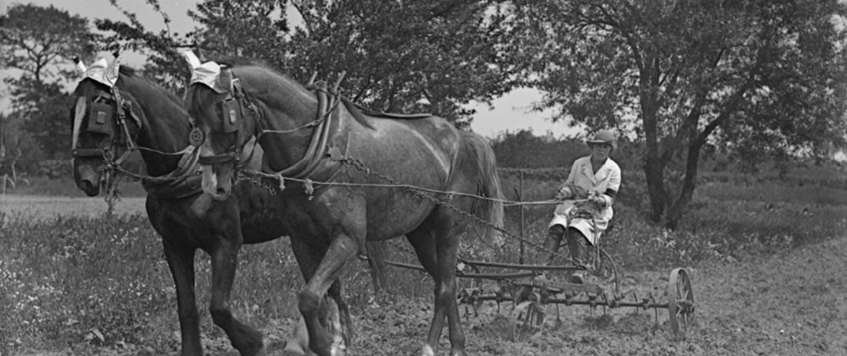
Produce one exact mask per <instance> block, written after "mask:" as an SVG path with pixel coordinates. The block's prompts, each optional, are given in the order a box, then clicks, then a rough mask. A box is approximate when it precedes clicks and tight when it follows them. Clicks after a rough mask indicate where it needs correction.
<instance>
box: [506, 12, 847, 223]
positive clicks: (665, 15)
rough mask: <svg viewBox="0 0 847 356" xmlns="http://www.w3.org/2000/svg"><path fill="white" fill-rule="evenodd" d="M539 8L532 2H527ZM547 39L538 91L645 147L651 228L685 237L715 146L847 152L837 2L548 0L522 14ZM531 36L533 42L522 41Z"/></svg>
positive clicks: (539, 45) (538, 66)
mask: <svg viewBox="0 0 847 356" xmlns="http://www.w3.org/2000/svg"><path fill="white" fill-rule="evenodd" d="M528 5H529V4H528ZM516 8H517V11H519V12H520V14H519V16H520V17H521V18H523V19H524V23H525V24H526V26H525V27H524V28H525V30H526V31H528V33H532V34H534V35H535V36H542V37H544V38H545V39H547V41H538V42H536V43H533V44H534V45H535V46H536V47H535V48H534V49H535V50H536V51H537V53H540V54H539V55H538V56H537V58H536V60H535V61H534V62H533V70H534V72H536V73H538V75H537V79H536V80H532V81H530V83H531V84H532V85H535V86H537V87H538V88H540V89H542V90H544V91H545V92H546V93H547V94H546V95H545V97H544V99H543V101H542V102H541V103H539V105H538V106H539V107H540V108H546V107H560V108H561V109H562V111H561V115H560V116H558V117H557V118H556V119H559V120H572V121H575V122H581V123H585V124H586V125H587V126H589V127H593V128H601V127H617V128H619V129H620V130H621V131H625V132H632V133H634V135H635V136H637V137H638V139H639V140H641V141H642V142H643V144H644V150H643V157H644V158H643V160H644V161H643V164H644V166H643V168H644V172H645V175H646V180H647V188H648V192H649V195H650V204H651V214H650V217H651V219H652V220H653V221H656V222H659V221H663V222H664V224H665V225H666V226H667V227H669V228H676V227H677V226H678V223H679V221H680V219H681V218H682V216H683V213H684V212H685V208H686V207H687V206H688V203H689V202H690V201H691V198H692V195H693V192H694V188H695V185H696V178H697V167H698V162H699V160H700V155H701V149H702V148H703V147H704V145H705V144H706V143H707V142H713V143H715V144H722V145H724V146H727V147H731V148H733V149H734V150H735V152H745V151H749V152H760V153H765V154H768V155H771V156H774V155H779V154H785V155H788V154H797V153H807V154H812V155H816V154H819V153H820V152H822V150H821V149H822V148H823V147H827V146H828V145H829V144H832V143H835V144H836V145H838V146H839V147H844V145H845V141H844V137H845V133H847V124H845V121H844V117H845V116H844V113H845V99H847V97H845V85H844V84H845V77H844V75H845V74H844V73H847V72H845V69H847V68H845V56H844V52H843V50H842V47H841V46H839V45H838V44H839V43H842V44H843V43H844V39H845V33H844V30H843V29H838V28H836V26H834V22H833V19H834V18H835V17H837V16H843V15H844V14H845V4H842V3H840V2H839V1H837V0H780V1H771V0H718V1H705V0H677V1H658V0H655V1H654V0H647V1H628V0H604V1H600V0H568V1H564V0H561V1H560V0H549V1H544V2H537V1H533V2H532V5H531V6H520V4H518V6H517V7H516ZM524 36H528V35H526V34H525V35H524Z"/></svg>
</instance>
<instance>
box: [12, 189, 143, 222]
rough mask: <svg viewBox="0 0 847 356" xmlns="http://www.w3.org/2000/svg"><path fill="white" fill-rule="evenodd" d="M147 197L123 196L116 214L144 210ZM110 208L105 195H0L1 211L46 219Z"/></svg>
mask: <svg viewBox="0 0 847 356" xmlns="http://www.w3.org/2000/svg"><path fill="white" fill-rule="evenodd" d="M145 199H146V198H136V197H133V198H121V200H120V201H118V202H117V204H116V205H115V213H116V214H125V213H126V214H134V213H139V212H140V213H143V212H144V200H145ZM108 209H109V206H108V204H106V202H105V201H104V200H103V197H93V198H71V197H51V196H36V195H14V194H11V195H10V194H7V195H0V213H5V214H9V215H23V216H27V217H31V218H35V219H44V218H49V217H52V216H56V215H77V216H97V215H100V214H103V213H105V212H106V211H107V210H108Z"/></svg>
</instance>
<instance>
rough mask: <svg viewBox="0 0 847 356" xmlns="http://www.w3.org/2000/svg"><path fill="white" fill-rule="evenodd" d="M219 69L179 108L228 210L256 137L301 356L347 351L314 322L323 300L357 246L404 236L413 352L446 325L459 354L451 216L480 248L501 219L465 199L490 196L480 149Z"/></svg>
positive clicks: (421, 123)
mask: <svg viewBox="0 0 847 356" xmlns="http://www.w3.org/2000/svg"><path fill="white" fill-rule="evenodd" d="M218 63H223V64H225V65H226V66H227V67H221V66H219V65H218ZM218 63H215V62H207V63H205V64H203V65H199V61H198V63H195V67H196V68H195V76H194V78H193V79H192V85H191V86H190V88H189V92H188V95H187V98H186V100H187V101H186V103H187V106H188V109H189V113H190V114H191V116H192V118H193V119H194V120H195V122H196V124H197V125H198V127H200V128H201V129H202V130H203V131H204V132H205V134H206V140H205V143H204V144H203V145H202V146H201V148H202V151H201V158H200V159H201V164H204V167H206V166H208V169H206V168H204V174H203V190H204V191H205V192H206V193H208V194H210V195H211V196H213V197H214V198H215V199H222V200H226V199H228V197H229V195H230V191H231V189H232V180H233V178H234V177H239V178H242V179H243V178H244V177H245V176H249V174H248V172H246V171H243V170H240V168H241V167H240V166H241V164H240V163H239V157H242V155H243V154H244V152H243V151H244V148H243V147H244V145H245V143H247V142H248V141H249V140H250V139H251V138H252V137H259V143H260V144H261V146H262V147H263V148H264V152H265V157H264V165H263V167H264V172H265V173H269V174H272V175H273V176H271V175H269V174H266V175H264V176H263V175H258V176H256V175H253V176H255V177H257V178H255V179H258V180H260V181H263V182H264V184H269V182H273V184H272V185H278V186H279V188H278V189H279V190H281V193H280V194H278V195H277V198H276V199H277V203H278V206H279V210H277V211H276V212H275V213H276V215H275V218H276V219H278V221H279V222H280V223H281V224H282V225H283V227H284V231H285V233H286V234H288V235H289V236H291V244H292V247H293V249H294V253H295V256H296V258H297V261H298V263H299V264H300V268H301V270H302V272H303V276H304V277H305V279H306V281H307V285H306V287H305V288H304V289H303V290H302V291H301V292H300V294H299V308H300V312H301V314H302V315H303V317H304V319H305V322H306V325H307V330H308V333H309V337H310V340H309V346H310V348H311V350H312V351H314V352H315V353H317V354H318V355H333V356H337V355H343V354H345V349H346V347H347V345H349V341H348V340H345V339H344V338H343V337H341V336H340V335H339V333H340V331H339V327H338V326H336V325H333V324H332V323H329V324H327V323H322V321H321V320H320V315H322V314H324V313H322V310H323V308H325V306H324V305H323V304H321V301H322V300H323V299H322V297H323V295H324V294H325V293H326V292H327V289H328V288H329V287H330V285H332V283H333V282H335V281H337V280H338V279H339V277H340V276H341V274H342V272H343V271H344V270H345V267H350V266H352V265H353V261H354V259H355V258H356V255H357V254H358V253H359V251H361V250H362V249H363V247H364V244H365V242H366V241H381V240H386V239H392V238H396V237H399V236H402V235H406V237H407V239H408V241H409V242H410V243H411V245H412V246H413V247H414V250H415V252H416V254H417V256H418V259H419V260H420V262H421V264H422V265H423V266H424V268H425V269H426V270H427V272H428V273H429V274H430V275H431V276H432V278H433V280H434V283H435V288H434V291H435V310H434V315H433V318H432V323H431V327H430V330H429V336H428V337H427V340H426V343H425V344H424V346H423V351H422V353H423V355H433V354H435V352H436V348H437V346H438V340H439V337H440V335H441V332H442V329H443V326H444V321H445V319H446V320H447V323H448V324H447V325H448V326H449V337H450V342H451V346H452V349H451V355H459V354H464V346H465V345H464V343H465V337H464V333H463V331H462V327H461V321H460V318H459V312H458V306H457V301H456V281H455V270H456V264H457V250H458V247H459V239H460V234H461V233H462V232H463V230H464V229H465V227H466V226H467V224H468V223H469V219H468V218H470V217H471V216H470V215H469V214H468V213H464V214H463V213H461V212H462V211H464V212H471V213H473V214H475V216H476V217H477V218H478V219H481V220H483V221H486V222H488V223H489V224H492V225H490V226H488V227H487V228H486V229H485V231H486V237H485V238H487V239H488V240H489V241H491V239H493V238H494V234H495V229H493V228H491V227H492V226H493V227H499V226H501V225H502V217H503V208H502V204H501V203H500V202H499V201H498V200H496V199H478V198H475V197H474V196H482V197H490V198H499V197H500V196H501V192H500V183H499V178H498V176H497V173H496V162H495V158H494V154H493V151H492V150H491V147H490V146H489V145H488V143H487V142H485V140H484V139H483V138H481V137H480V136H478V135H476V134H473V133H470V132H465V131H460V130H457V129H456V128H455V127H454V126H453V125H452V124H451V123H449V122H447V121H446V120H444V119H442V118H439V117H435V116H426V117H423V118H417V119H405V120H401V119H387V118H378V117H375V116H372V115H366V114H363V113H362V112H360V110H359V109H357V108H356V107H355V106H354V105H352V104H351V103H349V102H347V101H346V100H342V99H341V98H339V97H338V96H336V95H333V94H332V93H327V91H326V90H323V89H322V88H320V87H318V88H317V89H316V90H315V91H314V92H313V91H310V90H308V89H307V88H306V87H304V86H302V85H300V84H298V83H296V82H295V81H293V80H291V79H289V78H287V77H285V76H283V75H280V74H278V73H276V72H274V71H273V70H270V69H268V68H265V67H263V66H260V65H254V64H251V63H249V61H242V60H240V59H224V60H223V61H220V62H218ZM229 68H232V69H231V71H230V69H229ZM466 214H468V215H466ZM341 322H342V323H344V322H349V320H347V318H341ZM340 329H342V330H343V329H344V326H343V325H342V327H341V328H340Z"/></svg>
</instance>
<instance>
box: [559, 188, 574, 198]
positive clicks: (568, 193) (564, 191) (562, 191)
mask: <svg viewBox="0 0 847 356" xmlns="http://www.w3.org/2000/svg"><path fill="white" fill-rule="evenodd" d="M573 196H574V193H573V191H572V190H571V188H570V187H568V186H567V185H561V186H559V191H558V192H556V200H559V201H563V200H568V199H571V198H573Z"/></svg>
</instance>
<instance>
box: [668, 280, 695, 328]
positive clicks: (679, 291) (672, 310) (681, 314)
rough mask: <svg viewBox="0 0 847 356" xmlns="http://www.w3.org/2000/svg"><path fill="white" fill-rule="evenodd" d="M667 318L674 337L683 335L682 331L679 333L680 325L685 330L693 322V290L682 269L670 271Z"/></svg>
mask: <svg viewBox="0 0 847 356" xmlns="http://www.w3.org/2000/svg"><path fill="white" fill-rule="evenodd" d="M668 316H669V317H670V322H671V330H672V331H673V333H674V336H682V335H685V331H684V330H683V331H680V325H682V327H683V328H686V329H687V328H688V326H689V325H690V324H691V322H692V321H693V317H694V289H692V288H691V280H690V279H689V278H688V272H686V271H685V269H684V268H677V269H674V270H673V271H671V275H670V278H669V279H668Z"/></svg>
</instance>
